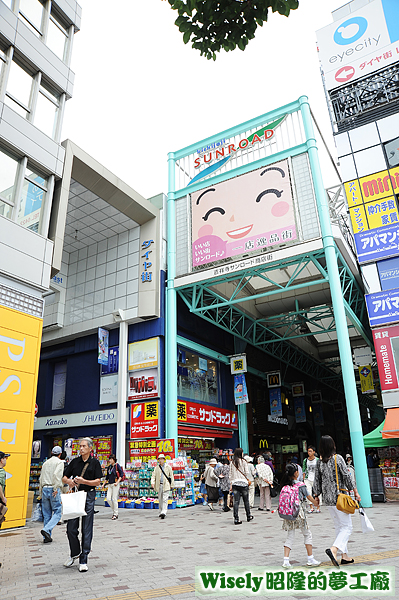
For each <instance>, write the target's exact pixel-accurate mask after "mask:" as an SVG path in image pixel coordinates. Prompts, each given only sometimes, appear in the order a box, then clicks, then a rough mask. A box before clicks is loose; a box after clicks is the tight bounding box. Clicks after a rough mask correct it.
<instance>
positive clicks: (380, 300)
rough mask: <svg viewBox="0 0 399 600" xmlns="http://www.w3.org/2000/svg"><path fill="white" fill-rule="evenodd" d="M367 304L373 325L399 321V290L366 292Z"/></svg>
mask: <svg viewBox="0 0 399 600" xmlns="http://www.w3.org/2000/svg"><path fill="white" fill-rule="evenodd" d="M365 298H366V306H367V312H368V315H369V321H370V326H371V327H378V326H380V325H389V324H392V323H396V322H398V321H399V290H398V289H394V290H388V291H386V292H375V293H374V294H366V296H365Z"/></svg>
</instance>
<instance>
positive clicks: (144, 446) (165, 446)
mask: <svg viewBox="0 0 399 600" xmlns="http://www.w3.org/2000/svg"><path fill="white" fill-rule="evenodd" d="M159 454H165V458H166V460H171V459H172V458H175V457H176V452H175V440H173V439H160V440H139V441H138V440H136V441H130V442H129V459H130V461H132V460H141V461H142V462H148V461H149V460H156V459H157V457H158V455H159Z"/></svg>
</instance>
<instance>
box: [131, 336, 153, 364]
mask: <svg viewBox="0 0 399 600" xmlns="http://www.w3.org/2000/svg"><path fill="white" fill-rule="evenodd" d="M158 348H159V344H158V338H157V337H156V338H150V339H149V340H142V341H141V342H134V343H132V344H129V369H128V370H129V371H137V370H138V369H149V368H150V367H157V366H158V354H159V350H158Z"/></svg>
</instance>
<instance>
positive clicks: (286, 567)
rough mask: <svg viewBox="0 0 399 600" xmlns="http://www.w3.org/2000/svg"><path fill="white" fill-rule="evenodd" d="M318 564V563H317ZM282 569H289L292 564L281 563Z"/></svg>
mask: <svg viewBox="0 0 399 600" xmlns="http://www.w3.org/2000/svg"><path fill="white" fill-rule="evenodd" d="M319 564H320V563H319ZM282 567H283V569H291V567H292V564H291V563H290V562H285V561H284V562H283V564H282Z"/></svg>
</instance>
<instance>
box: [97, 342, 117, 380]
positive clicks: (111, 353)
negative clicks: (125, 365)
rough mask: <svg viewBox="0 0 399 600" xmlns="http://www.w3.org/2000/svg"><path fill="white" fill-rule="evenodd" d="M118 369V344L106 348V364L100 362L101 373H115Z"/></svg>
mask: <svg viewBox="0 0 399 600" xmlns="http://www.w3.org/2000/svg"><path fill="white" fill-rule="evenodd" d="M118 370H119V346H114V347H112V348H109V350H108V362H107V364H106V365H104V364H102V363H101V375H109V373H117V372H118Z"/></svg>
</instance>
